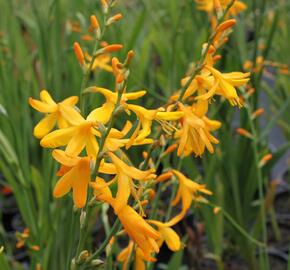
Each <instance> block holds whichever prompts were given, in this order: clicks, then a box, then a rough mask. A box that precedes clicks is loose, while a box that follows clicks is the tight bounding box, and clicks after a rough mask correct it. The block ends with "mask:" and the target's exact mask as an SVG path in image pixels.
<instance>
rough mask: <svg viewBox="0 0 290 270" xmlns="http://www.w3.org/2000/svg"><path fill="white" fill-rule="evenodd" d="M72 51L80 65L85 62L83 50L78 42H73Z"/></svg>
mask: <svg viewBox="0 0 290 270" xmlns="http://www.w3.org/2000/svg"><path fill="white" fill-rule="evenodd" d="M74 52H75V55H76V57H77V59H78V61H79V63H80V65H81V66H83V65H84V64H85V60H84V54H83V50H82V48H81V46H80V44H79V43H78V42H75V43H74Z"/></svg>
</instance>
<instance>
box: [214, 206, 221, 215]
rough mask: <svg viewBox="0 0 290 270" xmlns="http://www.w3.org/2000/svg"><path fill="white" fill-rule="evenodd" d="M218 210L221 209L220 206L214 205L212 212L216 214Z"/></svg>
mask: <svg viewBox="0 0 290 270" xmlns="http://www.w3.org/2000/svg"><path fill="white" fill-rule="evenodd" d="M220 210H221V208H220V207H217V206H216V207H215V208H214V209H213V213H214V214H215V215H216V214H217V213H218V212H219V211H220Z"/></svg>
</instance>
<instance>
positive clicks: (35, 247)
mask: <svg viewBox="0 0 290 270" xmlns="http://www.w3.org/2000/svg"><path fill="white" fill-rule="evenodd" d="M31 249H32V250H34V251H39V250H40V247H39V246H37V245H33V246H31Z"/></svg>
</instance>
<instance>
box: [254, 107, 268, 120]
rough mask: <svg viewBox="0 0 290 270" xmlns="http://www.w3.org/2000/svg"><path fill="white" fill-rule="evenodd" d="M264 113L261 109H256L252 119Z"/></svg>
mask: <svg viewBox="0 0 290 270" xmlns="http://www.w3.org/2000/svg"><path fill="white" fill-rule="evenodd" d="M264 112H265V110H264V109H263V108H260V109H257V110H256V111H254V112H253V114H252V119H255V118H256V117H258V116H260V115H262V114H263V113H264Z"/></svg>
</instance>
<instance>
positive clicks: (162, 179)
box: [156, 171, 173, 182]
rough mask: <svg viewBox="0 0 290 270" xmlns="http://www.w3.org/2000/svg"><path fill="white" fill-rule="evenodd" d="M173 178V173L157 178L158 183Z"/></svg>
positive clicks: (163, 174)
mask: <svg viewBox="0 0 290 270" xmlns="http://www.w3.org/2000/svg"><path fill="white" fill-rule="evenodd" d="M172 176H173V173H172V172H171V171H169V172H166V173H162V174H160V175H159V176H158V177H157V178H156V181H157V182H163V181H166V180H168V179H170V178H171V177H172Z"/></svg>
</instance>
